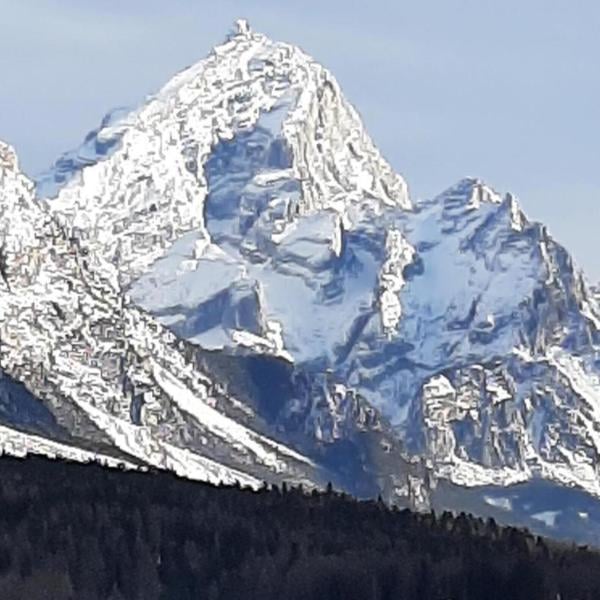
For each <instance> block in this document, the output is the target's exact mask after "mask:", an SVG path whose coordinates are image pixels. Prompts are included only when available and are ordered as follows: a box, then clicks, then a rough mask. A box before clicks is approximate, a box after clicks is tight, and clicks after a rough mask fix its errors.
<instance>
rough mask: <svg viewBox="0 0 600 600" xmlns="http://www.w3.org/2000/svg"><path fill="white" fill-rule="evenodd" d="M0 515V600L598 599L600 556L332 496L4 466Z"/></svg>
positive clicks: (38, 465) (72, 467)
mask: <svg viewBox="0 0 600 600" xmlns="http://www.w3.org/2000/svg"><path fill="white" fill-rule="evenodd" d="M0 507H1V510H0V598H2V600H25V599H27V600H63V599H76V600H96V599H97V600H107V599H109V600H123V599H127V600H129V599H132V600H133V599H135V600H155V599H156V600H158V599H161V600H167V599H168V600H184V599H185V600H192V599H194V600H196V599H210V600H220V599H227V600H235V599H240V600H242V599H243V600H253V599H260V600H271V599H273V600H275V599H277V600H280V599H286V600H295V599H298V600H311V599H315V600H338V599H339V600H353V599H357V600H359V599H360V600H392V599H393V600H417V599H418V600H432V599H435V600H448V599H456V600H479V599H481V600H484V599H485V600H494V599H497V600H519V599H523V600H525V599H527V600H536V599H552V600H555V599H556V598H561V600H569V599H577V600H587V599H589V600H596V599H597V598H599V597H600V554H599V553H597V552H595V551H591V550H589V549H583V548H575V547H567V546H564V545H558V544H554V543H551V542H548V541H545V540H542V539H540V538H537V537H534V536H532V535H530V534H528V533H527V532H524V531H521V530H517V529H514V528H500V527H498V526H497V525H496V524H495V523H494V522H493V521H488V522H483V521H481V520H479V519H475V518H472V517H469V516H466V515H464V514H461V515H459V516H457V517H453V516H451V515H450V514H448V513H444V514H441V515H434V514H414V513H411V512H409V511H406V510H394V509H389V508H387V507H385V506H384V505H383V504H382V503H381V502H357V501H355V500H353V499H351V498H349V497H347V496H342V495H338V494H336V493H335V492H332V491H331V490H330V491H328V492H324V493H316V492H313V493H310V494H306V493H303V492H302V491H301V490H298V489H287V488H285V487H284V488H283V489H271V490H267V489H264V490H261V491H259V492H252V491H250V490H243V489H240V488H237V487H223V488H217V487H213V486H210V485H207V484H201V483H194V482H190V481H186V480H181V479H177V478H176V477H175V476H173V475H171V474H167V473H163V472H151V473H140V472H124V471H120V470H115V469H112V470H111V469H106V468H104V467H102V466H99V465H95V464H94V465H79V464H71V463H66V462H61V461H51V460H48V459H45V458H37V457H30V458H27V459H16V458H9V457H2V458H1V459H0ZM559 594H560V596H559Z"/></svg>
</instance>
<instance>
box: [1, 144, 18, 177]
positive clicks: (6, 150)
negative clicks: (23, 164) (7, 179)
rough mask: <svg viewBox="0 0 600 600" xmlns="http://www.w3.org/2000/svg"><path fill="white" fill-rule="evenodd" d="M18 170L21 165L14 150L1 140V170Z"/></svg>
mask: <svg viewBox="0 0 600 600" xmlns="http://www.w3.org/2000/svg"><path fill="white" fill-rule="evenodd" d="M18 168H19V163H18V160H17V154H16V152H15V150H14V148H13V147H12V146H9V145H8V144H6V143H5V142H3V141H2V140H0V169H1V170H2V171H4V170H10V171H16V170H18Z"/></svg>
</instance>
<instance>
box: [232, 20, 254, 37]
mask: <svg viewBox="0 0 600 600" xmlns="http://www.w3.org/2000/svg"><path fill="white" fill-rule="evenodd" d="M235 28H236V32H237V34H238V35H248V34H250V33H251V29H250V24H249V23H248V21H247V20H246V19H237V20H236V22H235Z"/></svg>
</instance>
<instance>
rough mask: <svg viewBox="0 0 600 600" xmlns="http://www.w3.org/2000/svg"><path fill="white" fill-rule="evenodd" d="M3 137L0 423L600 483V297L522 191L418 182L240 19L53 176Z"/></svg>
mask: <svg viewBox="0 0 600 600" xmlns="http://www.w3.org/2000/svg"><path fill="white" fill-rule="evenodd" d="M1 152H2V156H3V157H4V158H3V159H2V160H3V162H2V165H3V166H2V175H1V177H2V179H1V180H0V194H2V196H1V198H2V211H3V221H2V228H3V229H2V239H3V245H2V252H1V257H2V261H1V262H0V266H1V267H2V269H1V272H2V281H3V282H4V284H3V289H2V291H1V295H0V306H1V310H2V314H1V319H0V321H1V326H0V335H1V340H2V343H1V346H0V357H1V360H2V365H1V366H2V368H3V370H4V373H5V377H6V378H7V382H8V383H7V385H10V386H13V387H15V386H16V387H15V389H17V388H18V390H19V391H18V392H16V391H15V392H11V394H12V396H11V395H10V394H4V395H6V396H9V397H14V396H15V394H17V393H18V394H19V398H21V396H22V397H23V398H24V400H23V401H22V402H21V401H19V402H15V401H12V404H11V406H12V407H13V408H11V409H10V410H7V411H4V412H0V417H1V418H2V422H3V423H5V425H6V427H7V428H10V432H12V433H10V434H9V432H8V431H9V430H8V429H7V433H6V434H5V435H6V436H9V435H13V436H16V437H18V438H19V440H21V443H25V442H23V441H22V440H23V436H25V438H26V440H34V442H35V443H34V442H27V443H30V444H32V445H34V446H35V444H37V443H39V440H40V439H42V440H52V443H54V444H63V445H67V446H69V448H78V449H81V451H82V452H83V451H84V450H85V451H86V452H90V451H91V452H102V453H103V454H105V455H107V456H109V457H113V459H117V460H127V461H130V462H132V463H134V464H139V463H149V464H157V465H161V466H166V467H167V468H172V469H174V470H176V471H177V472H179V473H181V474H183V475H186V476H191V477H200V478H207V479H212V480H214V479H216V478H220V477H223V478H225V479H229V480H231V479H232V478H235V477H237V478H239V479H242V480H243V481H246V482H249V483H251V484H253V485H256V484H257V483H258V480H260V479H262V478H266V479H275V480H278V479H282V478H283V479H288V480H292V481H303V482H305V483H307V484H308V485H312V484H317V485H318V484H322V483H323V482H324V481H326V480H327V479H331V480H333V481H335V482H336V483H337V484H338V485H339V486H340V487H344V488H345V489H348V490H349V491H352V492H353V493H357V494H360V495H373V494H376V493H379V492H381V493H384V494H385V495H386V496H387V497H388V498H389V499H393V500H395V501H405V502H407V503H410V504H412V505H417V506H426V505H428V503H429V502H432V503H433V504H434V505H436V506H438V505H440V506H443V505H445V504H446V505H450V504H452V505H453V506H458V505H460V502H461V501H463V502H464V503H465V505H469V506H473V505H474V504H473V503H474V500H473V498H474V496H473V494H476V495H477V494H478V495H477V498H478V499H479V500H478V501H479V504H477V510H479V511H480V512H484V511H485V506H488V507H492V508H493V509H494V510H503V507H504V508H506V507H507V506H508V505H509V504H510V501H509V500H506V498H505V497H504V496H502V497H500V496H498V493H500V492H498V490H505V491H506V490H513V489H515V486H519V485H521V486H535V485H541V484H543V485H547V486H550V487H552V489H556V490H560V489H562V488H563V487H565V488H568V487H574V489H575V490H576V491H578V493H580V494H581V495H582V497H585V498H586V501H585V502H587V503H590V502H591V503H592V504H593V505H594V506H595V504H594V502H596V500H595V499H600V477H599V472H598V462H599V461H598V459H599V453H600V363H599V362H598V358H597V357H598V349H599V347H600V339H599V333H598V331H599V323H600V320H599V319H600V308H599V305H598V301H597V295H595V294H594V293H592V292H590V291H589V290H588V288H587V285H586V282H585V280H584V278H583V276H582V275H581V273H580V272H579V271H578V270H577V269H576V268H575V267H574V265H573V263H572V261H571V258H570V257H569V255H568V253H567V252H566V250H565V249H564V248H562V247H561V246H560V245H559V244H557V243H556V242H555V241H554V240H553V239H552V238H551V237H550V236H549V234H548V232H547V231H546V229H545V227H544V226H542V225H540V224H538V223H532V222H530V221H529V220H528V219H527V218H526V216H525V215H524V214H523V212H522V211H521V209H520V207H519V205H518V203H517V200H516V199H515V198H514V197H513V196H512V195H510V194H507V195H506V196H504V197H503V196H501V195H499V194H498V193H497V192H495V191H494V190H493V189H492V188H491V187H489V186H488V185H486V184H485V183H483V182H482V181H479V180H477V179H473V178H467V179H463V180H461V181H459V182H458V183H457V184H456V185H454V186H452V187H450V188H449V189H448V190H447V191H445V192H443V193H442V194H440V195H439V196H438V197H436V198H434V199H433V200H429V201H424V202H418V203H413V202H412V201H411V199H410V196H409V193H408V188H407V185H406V182H405V181H404V179H403V178H402V177H401V176H400V175H398V174H396V173H395V172H394V171H393V169H392V168H391V166H390V165H389V164H388V163H387V162H386V161H385V159H384V158H383V157H382V156H381V154H380V153H379V152H378V150H377V149H376V147H375V146H374V144H373V142H372V141H371V139H370V138H369V136H368V135H367V133H366V132H365V130H364V127H363V125H362V123H361V120H360V118H359V116H358V114H357V113H356V111H355V110H354V109H353V108H352V106H351V105H349V104H348V103H347V102H346V100H345V99H344V97H343V95H342V93H341V91H340V88H339V86H338V84H337V82H336V81H335V79H334V78H333V76H332V75H331V74H330V73H329V72H328V71H327V70H326V69H324V68H323V67H322V66H320V65H319V64H318V63H316V62H315V61H314V60H313V59H312V58H310V57H309V56H307V55H306V54H305V53H304V52H302V51H301V50H300V49H298V48H296V47H294V46H290V45H288V44H283V43H277V42H273V41H271V40H270V39H268V38H267V37H265V36H263V35H261V34H258V33H255V32H253V31H252V30H250V28H249V27H248V25H247V24H246V23H245V22H243V21H242V22H239V23H238V27H237V31H236V32H235V33H233V34H232V35H230V36H229V38H228V39H227V41H226V42H225V43H224V44H222V45H220V46H218V47H216V48H215V49H214V50H213V52H212V53H211V54H210V55H209V56H208V58H206V59H205V60H203V61H201V62H199V63H198V64H197V65H195V66H192V67H190V68H189V69H186V70H185V71H182V72H181V73H179V74H178V75H177V76H175V77H174V78H173V79H172V80H171V81H170V82H169V83H168V84H167V85H166V86H165V87H164V88H163V89H162V90H160V91H159V92H158V93H157V94H156V95H155V96H153V97H152V98H150V99H149V100H148V101H147V102H146V103H145V104H143V105H142V106H141V107H139V108H137V109H135V110H132V111H126V110H123V109H119V110H118V111H114V112H113V113H111V114H109V116H107V117H106V118H105V119H104V121H103V122H102V125H101V126H100V127H99V128H98V130H96V131H94V132H92V133H91V134H90V135H88V137H87V138H86V140H85V142H84V144H83V146H82V147H81V148H80V149H78V150H76V151H72V152H69V153H67V154H66V155H64V156H63V157H61V158H60V159H59V160H58V161H57V163H56V165H55V166H54V167H53V168H52V169H51V170H49V171H48V172H46V173H44V174H42V175H41V176H39V177H38V178H37V191H36V193H37V198H36V199H34V197H33V189H32V185H31V184H30V182H29V181H28V180H27V179H26V178H25V177H24V176H23V175H22V174H21V173H20V172H19V171H18V169H17V166H16V158H15V157H14V154H13V153H12V152H11V151H10V150H9V149H8V148H7V147H4V146H3V147H2V150H1ZM0 283H1V282H0ZM19 386H20V387H19ZM11 389H12V387H11ZM4 395H3V396H4ZM2 402H5V401H4V400H3V401H2ZM6 402H7V403H9V404H10V402H9V401H8V400H7V401H6ZM32 411H34V412H32ZM35 411H41V412H39V416H35V418H33V417H32V416H31V415H32V414H34V415H38V413H37V412H35ZM6 415H8V416H6ZM9 417H10V419H9ZM23 432H25V433H23ZM0 433H1V432H0ZM34 436H35V437H34ZM6 439H8V438H6ZM35 440H37V441H35ZM44 443H50V442H49V441H44ZM17 446H18V444H17ZM107 460H108V459H107ZM540 482H541V483H540ZM484 486H485V487H484ZM484 489H485V490H487V491H486V494H487V495H485V496H484V495H482V494H483V491H481V490H484ZM519 489H520V490H521V492H519V493H521V496H519V497H520V498H522V497H523V494H524V492H523V490H524V489H532V490H533V489H537V488H529V487H525V488H523V487H521V488H519ZM478 490H479V491H481V493H479V492H478ZM490 490H492V491H490ZM494 490H496V491H494ZM511 493H512V492H511ZM532 493H533V492H532ZM498 497H500V500H498ZM536 497H537V496H536ZM561 497H562V496H561ZM457 498H458V500H457ZM485 498H492V500H490V501H489V502H488V501H486V500H485ZM461 499H462V500H461ZM457 503H458V504H457ZM532 503H533V501H532V502H531V503H530V504H532ZM522 504H523V506H525V505H526V504H527V502H525V501H523V502H522ZM533 504H534V503H533ZM533 504H532V505H531V506H530V509H527V508H522V511H525V513H527V510H529V513H527V514H526V515H525V516H527V515H529V517H528V518H529V521H526V522H527V524H535V520H536V515H539V514H546V513H547V512H556V511H555V510H554V511H550V510H536V506H534V505H533ZM515 505H516V501H515ZM586 506H587V504H586ZM581 512H582V514H583V513H584V512H585V514H587V515H588V517H586V518H589V513H590V511H589V510H588V509H586V511H583V510H582V511H581ZM599 514H600V513H599ZM519 518H521V517H519ZM523 518H525V517H523ZM583 518H584V517H581V519H583ZM532 519H533V520H532ZM556 519H558V520H559V521H560V516H557V515H555V518H554V520H553V523H552V524H551V525H547V524H546V526H547V527H549V528H550V529H551V528H552V527H554V526H555V523H554V521H556ZM537 520H538V521H540V519H537ZM542 521H543V519H542ZM595 531H600V516H599V518H598V523H597V528H596V530H595ZM577 535H579V533H578V534H577ZM598 539H599V540H600V536H599V537H598Z"/></svg>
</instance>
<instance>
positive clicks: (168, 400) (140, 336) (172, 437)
mask: <svg viewBox="0 0 600 600" xmlns="http://www.w3.org/2000/svg"><path fill="white" fill-rule="evenodd" d="M0 208H1V210H2V231H1V232H0V239H1V245H0V248H1V251H0V255H1V258H2V260H1V269H0V272H1V275H2V281H1V288H2V289H1V290H0V339H1V345H0V360H1V365H2V369H3V371H4V373H5V375H6V376H7V377H10V378H12V379H13V380H16V381H20V382H23V383H24V384H25V386H26V388H27V390H29V392H30V393H31V394H32V395H33V397H31V396H30V397H28V402H29V404H30V405H34V404H35V399H36V398H37V399H38V406H37V407H36V409H37V410H38V412H40V413H42V414H46V413H47V414H49V418H48V419H47V420H48V421H50V423H51V425H48V426H47V427H46V430H45V431H44V432H43V433H45V435H46V436H47V437H49V438H50V439H52V438H54V439H56V440H63V439H64V438H65V437H66V438H67V441H68V442H69V443H70V444H71V445H77V446H79V447H88V448H93V449H94V451H95V452H98V451H102V450H104V451H106V452H108V453H109V454H113V455H114V456H115V457H123V456H124V457H134V458H135V459H137V461H136V462H138V463H139V462H141V463H148V464H151V465H155V466H162V467H166V468H170V469H173V470H175V471H176V472H178V473H180V474H181V475H185V476H188V477H194V478H200V479H208V480H211V481H216V480H220V479H223V480H225V481H233V479H234V478H237V479H239V480H240V481H242V482H246V483H250V484H253V485H258V482H259V479H256V478H255V477H254V476H253V475H252V473H254V474H256V475H259V476H260V475H263V476H264V477H267V475H268V474H277V473H279V474H282V475H283V474H285V475H288V476H291V477H299V478H300V479H303V478H305V479H307V480H310V479H311V477H312V478H314V477H315V467H314V465H312V462H311V461H310V460H309V459H307V458H305V457H303V456H301V455H299V454H298V453H296V452H294V451H293V450H291V449H288V448H286V447H285V446H283V445H281V444H278V443H276V442H275V441H273V440H271V439H269V438H267V437H265V436H263V435H261V434H260V433H259V432H256V431H253V430H252V429H250V428H248V427H246V426H245V425H243V424H241V423H238V422H236V421H234V420H233V419H231V418H230V417H228V416H227V414H226V409H225V408H223V407H222V406H221V405H223V404H227V403H233V402H234V399H232V398H229V397H226V396H225V395H224V394H223V393H222V392H221V391H220V388H219V386H218V385H216V384H214V383H213V382H212V381H211V380H210V379H209V378H208V377H207V376H206V375H205V374H203V373H202V372H200V371H199V370H198V369H197V368H195V366H194V361H193V360H191V356H190V353H189V352H187V353H186V352H185V348H184V346H183V345H182V344H181V343H179V342H177V340H176V339H175V338H174V336H173V335H172V334H169V333H168V332H167V331H165V330H163V329H162V328H161V327H160V326H158V325H157V324H156V323H153V322H152V320H151V319H149V318H148V317H146V316H145V315H143V314H142V313H140V312H139V311H138V310H136V309H135V308H133V307H130V306H128V305H127V303H126V302H125V301H124V299H123V297H122V295H121V294H120V290H119V288H118V285H117V284H116V279H117V277H116V272H115V270H114V267H113V266H112V265H109V264H102V263H101V261H99V260H96V261H94V263H95V268H94V270H91V269H90V268H89V265H88V255H87V252H86V251H85V249H82V248H80V247H79V244H78V241H77V240H76V239H73V238H71V237H69V236H68V235H66V234H65V232H64V230H63V229H62V228H61V227H60V226H59V225H57V223H56V222H55V221H54V219H53V217H52V215H50V214H48V212H47V211H46V210H44V207H43V205H40V204H39V203H37V202H36V201H35V200H34V198H33V185H32V184H31V183H30V182H29V181H28V180H27V179H26V178H25V177H24V176H23V175H22V174H21V173H20V172H19V170H18V165H17V161H16V157H15V155H14V153H13V151H12V150H11V149H10V148H9V147H8V146H6V145H4V144H0ZM22 395H25V392H24V391H23V392H22ZM6 397H8V393H7V394H6V395H5V396H4V398H6ZM5 402H6V400H5ZM13 404H14V403H13ZM19 408H20V409H21V412H22V413H23V415H22V416H20V415H19V414H18V411H17V414H16V415H13V419H12V422H11V423H10V424H11V425H12V426H13V427H15V428H16V429H21V430H24V432H26V431H28V430H31V427H30V426H29V427H28V423H27V421H28V420H29V421H30V420H31V412H32V408H31V407H29V408H25V405H23V403H21V405H20V406H19ZM40 420H42V419H41V418H38V419H37V421H40ZM13 438H14V435H13V434H11V435H9V434H8V433H7V434H6V435H4V434H2V435H0V439H2V440H4V442H3V444H4V449H5V450H6V449H9V450H10V448H11V447H12V445H13ZM21 439H22V441H23V443H25V446H26V448H25V449H28V448H27V444H28V440H29V441H31V440H33V442H32V445H31V448H30V449H31V450H32V451H35V450H36V449H39V446H40V444H38V443H37V442H38V441H39V440H38V439H37V438H35V439H34V438H28V437H27V436H22V437H21ZM48 443H50V442H48ZM88 454H89V453H88Z"/></svg>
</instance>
